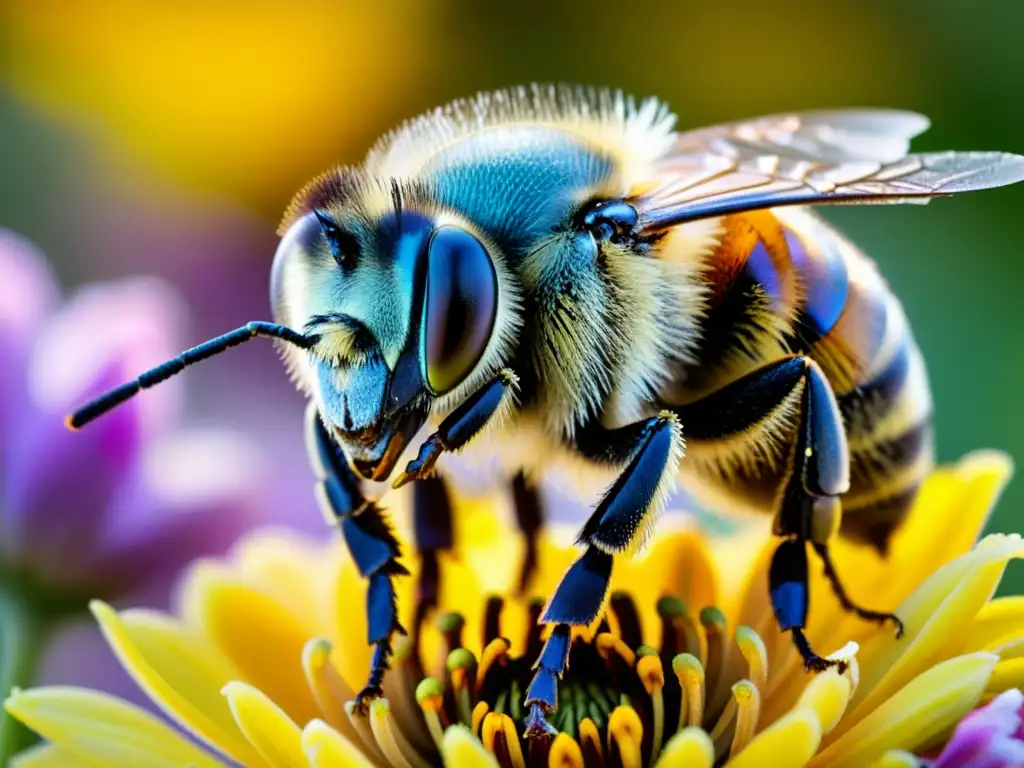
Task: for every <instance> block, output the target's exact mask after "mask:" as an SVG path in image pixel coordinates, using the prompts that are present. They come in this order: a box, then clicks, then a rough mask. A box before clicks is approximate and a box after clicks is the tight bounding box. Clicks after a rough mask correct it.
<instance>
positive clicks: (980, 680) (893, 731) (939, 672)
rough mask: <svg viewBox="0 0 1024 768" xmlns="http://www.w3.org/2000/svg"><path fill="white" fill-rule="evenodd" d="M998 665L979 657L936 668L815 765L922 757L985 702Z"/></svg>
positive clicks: (852, 765)
mask: <svg viewBox="0 0 1024 768" xmlns="http://www.w3.org/2000/svg"><path fill="white" fill-rule="evenodd" d="M997 660H998V657H997V656H996V655H995V654H991V653H985V652H978V653H971V654H967V655H965V656H958V657H957V658H955V659H949V660H947V661H944V662H942V663H941V664H939V665H937V666H934V667H932V668H931V669H929V670H928V671H926V672H925V673H924V674H922V675H920V676H918V677H917V678H915V679H914V680H913V681H911V682H910V683H909V684H908V685H906V686H905V687H903V689H902V690H900V691H898V692H896V693H895V695H893V696H892V697H891V698H889V699H888V700H887V701H885V702H883V703H882V704H881V705H880V706H879V707H878V708H877V709H875V710H874V711H873V712H871V714H869V715H868V716H867V717H865V718H864V719H863V720H861V721H860V722H859V723H858V724H857V725H856V726H854V727H853V728H852V729H850V730H849V731H847V732H846V733H845V734H844V735H843V736H842V737H841V738H839V739H837V740H836V741H835V742H834V743H833V744H831V745H830V746H829V747H828V748H827V749H825V750H824V751H823V752H821V754H819V755H818V756H817V758H815V760H814V762H813V763H812V766H828V767H829V768H856V767H857V766H862V765H867V764H869V763H871V761H872V760H877V759H878V758H879V757H881V756H882V755H883V754H885V752H886V751H888V750H890V749H905V750H909V751H911V752H921V751H923V750H925V749H928V748H930V747H933V746H935V745H936V743H937V741H938V740H939V739H940V738H941V737H943V736H944V735H945V734H947V733H948V732H949V731H950V729H952V728H953V726H954V725H956V723H957V722H958V721H959V720H960V718H962V717H963V716H964V715H966V714H967V713H968V712H970V711H971V709H973V708H974V705H975V704H977V703H978V700H979V699H981V696H982V694H983V693H984V691H985V685H986V683H987V682H988V679H989V675H990V674H991V673H992V668H993V667H994V666H995V664H996V661H997Z"/></svg>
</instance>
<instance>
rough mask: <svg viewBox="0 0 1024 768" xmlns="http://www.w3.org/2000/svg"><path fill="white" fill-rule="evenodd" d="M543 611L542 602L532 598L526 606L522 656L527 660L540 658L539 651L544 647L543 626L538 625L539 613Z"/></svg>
mask: <svg viewBox="0 0 1024 768" xmlns="http://www.w3.org/2000/svg"><path fill="white" fill-rule="evenodd" d="M543 611H544V601H543V600H541V599H540V598H534V599H533V600H531V601H530V604H529V606H527V616H526V638H525V642H524V643H523V648H524V649H525V650H524V654H523V655H524V656H525V657H526V658H527V659H536V658H539V657H540V652H541V649H542V648H543V647H544V625H543V624H541V623H540V616H541V613H543Z"/></svg>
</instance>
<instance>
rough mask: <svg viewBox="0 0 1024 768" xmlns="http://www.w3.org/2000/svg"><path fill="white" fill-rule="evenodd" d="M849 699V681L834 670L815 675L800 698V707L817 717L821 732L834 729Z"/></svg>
mask: <svg viewBox="0 0 1024 768" xmlns="http://www.w3.org/2000/svg"><path fill="white" fill-rule="evenodd" d="M849 699H850V680H849V678H847V677H846V676H845V675H840V674H839V673H838V672H836V671H835V670H834V669H830V670H827V671H825V672H822V673H821V674H820V675H815V676H814V677H813V678H812V679H811V681H810V682H809V683H808V684H807V687H806V688H805V689H804V692H803V694H801V696H800V706H801V707H806V708H807V709H810V710H811V711H812V712H814V714H816V715H817V716H818V722H819V723H820V725H821V732H822V733H823V734H825V733H828V732H829V731H831V730H832V729H833V728H835V726H836V723H838V722H839V718H841V717H842V716H843V713H844V712H845V711H846V703H847V702H848V701H849Z"/></svg>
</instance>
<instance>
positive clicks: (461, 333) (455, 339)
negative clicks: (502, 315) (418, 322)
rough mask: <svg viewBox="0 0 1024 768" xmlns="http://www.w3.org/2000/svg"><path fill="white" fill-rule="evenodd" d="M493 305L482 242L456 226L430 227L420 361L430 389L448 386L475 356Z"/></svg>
mask: <svg viewBox="0 0 1024 768" xmlns="http://www.w3.org/2000/svg"><path fill="white" fill-rule="evenodd" d="M497 311H498V276H497V274H496V273H495V271H494V264H493V262H492V261H491V257H490V256H489V255H488V253H487V249H486V248H484V246H483V243H481V242H480V241H479V240H477V239H476V238H475V237H474V236H473V235H471V234H470V233H469V232H466V231H465V230H462V229H459V228H458V227H452V226H444V227H441V228H439V229H438V230H437V231H436V232H434V234H433V236H432V237H431V239H430V245H429V247H428V249H427V287H426V299H425V301H424V306H423V347H424V349H423V364H424V367H425V369H426V370H425V380H426V383H427V386H428V387H429V389H430V391H431V392H433V393H434V394H443V393H444V392H448V391H450V390H451V389H454V388H455V387H456V386H457V385H458V384H459V383H460V382H461V381H462V380H463V379H464V378H466V376H467V375H468V374H469V372H470V371H471V370H473V367H474V366H475V365H476V364H477V362H479V360H480V357H481V356H482V355H483V353H484V350H485V349H486V348H487V342H488V340H489V339H490V338H491V332H492V330H493V329H494V321H495V318H496V316H497Z"/></svg>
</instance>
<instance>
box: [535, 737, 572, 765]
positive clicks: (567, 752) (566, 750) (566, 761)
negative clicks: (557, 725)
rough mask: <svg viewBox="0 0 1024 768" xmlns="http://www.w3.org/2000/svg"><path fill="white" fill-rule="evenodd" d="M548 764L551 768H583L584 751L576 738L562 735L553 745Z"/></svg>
mask: <svg viewBox="0 0 1024 768" xmlns="http://www.w3.org/2000/svg"><path fill="white" fill-rule="evenodd" d="M532 764H533V763H532V761H531V765H532ZM547 764H548V766H549V768H583V766H584V765H585V763H584V762H583V750H582V749H580V745H579V744H578V743H577V742H576V740H575V739H574V738H572V737H571V736H567V735H566V734H564V733H560V734H558V735H557V736H556V737H555V740H554V742H552V744H551V752H550V753H549V755H548V763H547Z"/></svg>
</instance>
